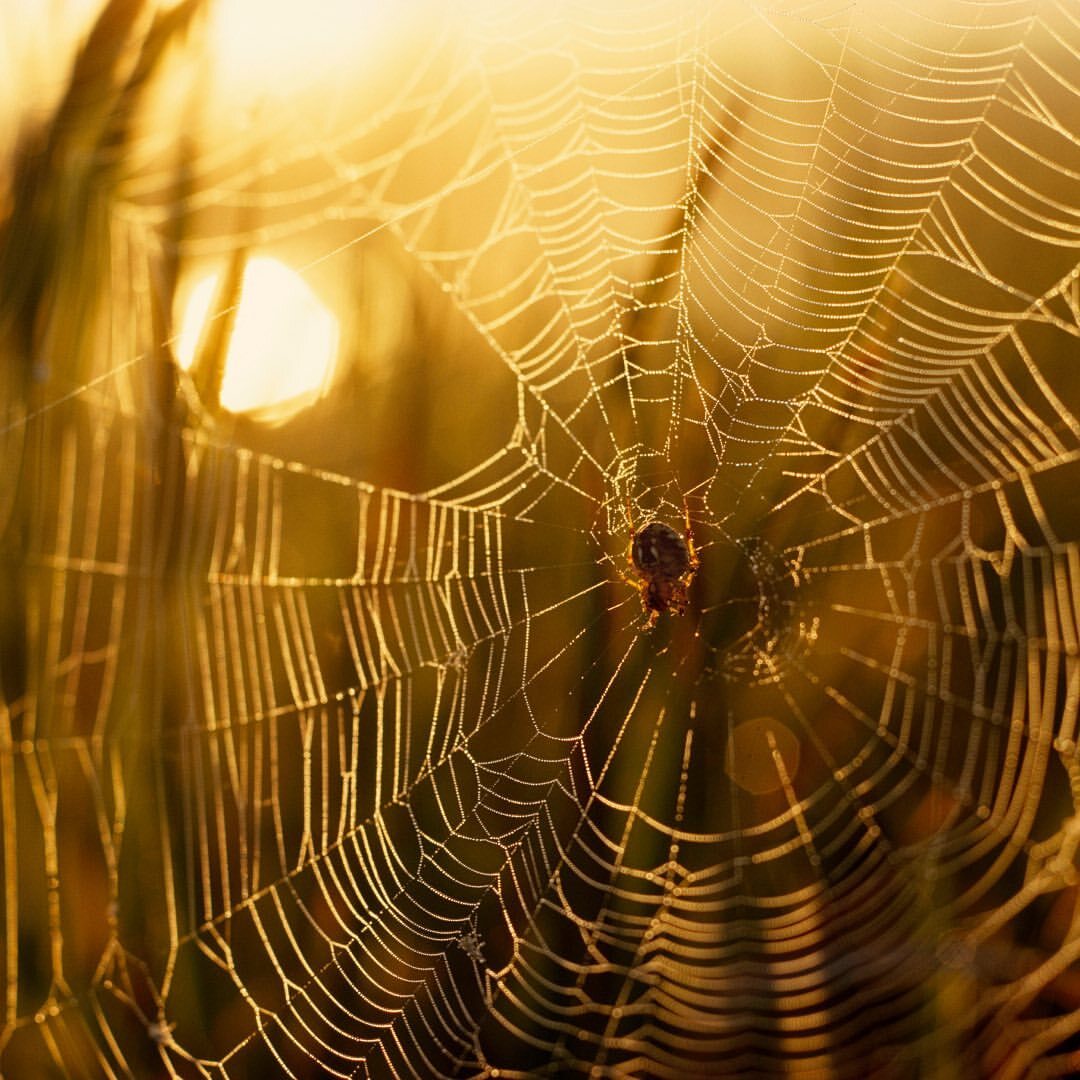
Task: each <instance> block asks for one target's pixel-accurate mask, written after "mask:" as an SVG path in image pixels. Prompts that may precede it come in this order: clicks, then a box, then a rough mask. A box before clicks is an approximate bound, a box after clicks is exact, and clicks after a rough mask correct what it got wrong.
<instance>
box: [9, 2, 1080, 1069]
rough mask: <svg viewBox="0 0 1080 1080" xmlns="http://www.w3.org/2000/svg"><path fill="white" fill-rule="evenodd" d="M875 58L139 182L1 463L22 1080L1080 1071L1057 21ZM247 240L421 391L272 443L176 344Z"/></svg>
mask: <svg viewBox="0 0 1080 1080" xmlns="http://www.w3.org/2000/svg"><path fill="white" fill-rule="evenodd" d="M910 7H911V6H910V5H893V4H890V3H886V2H882V3H880V4H865V3H864V4H857V3H838V2H837V3H833V2H818V3H813V2H805V3H790V4H787V3H783V4H782V3H776V4H759V3H750V2H745V3H737V2H732V3H725V4H714V3H709V4H701V5H696V4H691V3H684V4H678V5H670V4H663V5H637V6H633V7H632V8H627V6H626V5H620V6H619V7H618V9H616V7H615V6H614V5H612V6H607V5H603V4H600V5H593V6H588V5H586V4H575V5H573V6H572V7H562V6H560V5H558V4H552V3H544V4H537V5H532V6H530V7H529V8H528V10H527V11H525V10H523V9H522V6H521V5H514V9H513V11H510V10H509V8H507V9H505V10H502V9H500V8H499V7H491V8H476V9H474V10H470V11H468V12H467V13H462V12H461V11H459V10H457V9H455V10H453V11H451V10H449V8H447V9H446V10H443V9H439V8H435V9H433V10H432V11H429V12H427V13H426V15H425V18H426V19H427V20H428V21H427V22H426V24H425V29H424V32H423V33H422V34H420V35H418V36H416V37H415V38H414V39H411V44H410V45H409V47H408V48H409V50H410V51H408V53H407V56H408V63H407V64H404V63H402V64H399V65H398V66H397V67H396V68H395V74H394V77H393V78H389V77H385V78H384V77H381V76H380V77H375V76H372V77H371V78H370V79H369V80H368V82H367V83H365V90H364V93H365V97H364V99H363V108H362V109H361V110H359V112H360V114H361V117H362V118H361V119H359V120H357V119H356V117H355V115H353V113H354V112H356V110H353V109H346V108H344V107H343V106H341V105H340V103H338V104H337V105H335V106H334V107H333V108H329V109H328V110H327V111H328V114H329V115H327V116H325V117H324V118H323V122H322V123H320V124H319V125H316V126H314V127H312V126H311V125H310V123H309V120H308V119H306V118H305V117H304V115H303V114H302V110H301V108H300V106H299V105H297V106H296V107H295V108H293V107H291V106H289V105H288V104H282V103H280V102H279V103H278V105H277V107H276V111H274V110H272V115H269V116H261V117H258V118H257V119H256V120H255V121H254V122H253V123H252V124H251V126H250V130H249V131H247V133H246V134H244V133H241V134H240V135H238V136H237V137H236V138H234V139H232V140H230V141H228V142H224V143H219V144H217V145H215V146H211V147H207V148H202V149H200V150H199V151H198V152H194V153H193V157H192V158H191V159H190V161H189V163H188V165H187V168H188V173H189V175H188V176H187V177H186V179H185V183H184V185H183V186H182V187H181V188H179V189H178V188H177V182H176V171H175V169H174V168H171V167H170V168H166V167H164V166H162V165H161V160H162V158H161V156H160V153H159V151H160V147H161V146H162V145H168V144H170V143H171V142H175V141H176V139H177V138H178V135H177V133H176V132H173V131H170V132H168V133H167V135H161V134H159V135H157V136H155V137H154V138H153V139H150V140H149V141H148V143H147V144H145V145H143V144H140V146H139V147H138V151H139V152H138V154H136V155H134V159H135V161H136V162H142V163H143V164H138V165H131V166H130V168H129V169H128V171H127V173H125V176H124V179H123V182H122V183H121V184H120V185H119V187H118V189H117V195H116V197H115V198H114V199H113V200H112V201H111V202H110V203H109V205H108V206H107V208H106V210H105V212H104V213H103V214H102V215H101V216H99V217H96V218H95V217H94V216H93V214H90V215H89V216H88V220H92V221H95V222H97V223H98V227H100V228H101V229H103V230H104V233H103V235H105V236H106V237H107V245H106V246H107V257H106V258H105V259H103V260H102V261H100V262H98V263H92V262H91V260H90V259H89V258H86V259H84V260H83V262H82V264H76V268H75V270H74V271H72V272H71V280H67V279H65V283H64V285H63V287H64V288H66V289H68V290H73V291H75V292H77V291H78V290H80V289H96V290H98V293H100V303H99V306H98V308H95V311H96V312H97V315H96V317H95V320H94V321H93V323H92V327H91V329H90V330H86V328H85V327H84V328H83V329H82V330H80V331H79V334H80V335H81V336H78V337H76V338H74V339H72V338H71V337H69V336H68V337H66V336H65V333H66V331H64V330H63V329H62V328H61V327H60V325H59V323H60V320H54V322H53V323H49V322H46V329H45V330H41V328H40V325H39V326H38V328H37V330H36V331H35V332H36V333H37V334H38V336H37V337H36V338H34V339H33V343H32V347H31V346H27V347H26V348H27V349H30V352H27V351H26V350H24V351H22V352H19V351H17V350H16V352H15V354H14V355H16V357H17V359H19V360H20V361H23V362H25V364H27V365H29V367H28V370H29V372H30V374H29V375H28V376H27V378H26V379H25V380H24V381H23V382H21V383H16V382H14V381H13V378H14V377H12V379H9V384H10V385H9V389H10V388H11V386H14V387H15V390H14V391H13V392H12V393H10V394H9V404H8V405H6V406H5V409H6V413H5V420H4V427H3V439H4V445H5V455H6V457H7V459H8V460H9V461H11V462H13V467H12V468H10V469H8V468H5V472H4V476H5V479H4V480H3V489H2V493H3V503H2V505H3V507H4V515H5V518H4V520H5V530H6V531H5V539H4V548H3V551H4V561H3V573H4V575H5V582H6V585H5V592H6V595H7V596H8V597H9V599H8V603H7V605H6V606H7V607H8V608H9V610H8V611H7V612H6V613H5V620H6V621H5V631H4V633H5V642H4V651H3V654H2V655H3V659H2V661H0V664H2V668H0V674H2V676H3V679H2V689H3V699H2V708H3V723H2V724H0V739H2V740H3V742H2V746H0V815H2V820H3V833H2V839H3V869H4V880H5V887H4V890H3V909H4V915H3V919H4V922H3V925H4V934H3V945H2V951H3V956H4V961H3V979H4V999H3V1000H4V1028H3V1031H4V1042H3V1051H2V1053H3V1057H2V1058H0V1062H2V1065H3V1069H4V1072H5V1075H10V1076H22V1075H45V1074H46V1073H48V1072H49V1070H51V1071H52V1073H59V1074H62V1075H72V1076H98V1075H106V1076H125V1075H138V1076H143V1075H172V1076H183V1077H197V1076H203V1077H240V1076H263V1075H278V1074H281V1075H291V1076H296V1077H315V1076H342V1077H367V1076H370V1077H377V1076H416V1077H434V1076H501V1077H508V1076H536V1075H544V1074H545V1073H550V1074H555V1075H586V1074H587V1075H591V1076H656V1077H666V1076H680V1077H685V1076H716V1075H732V1076H734V1075H739V1076H765V1075H769V1076H771V1075H781V1074H784V1075H822V1076H831V1075H834V1076H860V1077H862V1076H871V1075H873V1076H881V1077H907V1076H940V1077H954V1076H955V1077H961V1076H962V1077H969V1076H979V1075H995V1076H1001V1077H1021V1076H1054V1075H1067V1074H1073V1073H1075V1072H1076V1071H1077V1070H1078V1069H1080V973H1078V968H1077V959H1078V956H1080V908H1078V892H1077V880H1078V879H1077V842H1078V839H1080V817H1078V816H1077V807H1078V802H1080V761H1078V758H1077V744H1076V723H1077V702H1078V697H1080V666H1078V665H1080V661H1078V644H1080V629H1078V624H1077V611H1078V607H1080V546H1078V541H1077V537H1078V535H1080V532H1078V530H1080V512H1078V511H1077V504H1076V496H1075V486H1076V483H1077V475H1078V474H1077V461H1078V459H1080V420H1078V419H1077V413H1078V411H1080V380H1078V378H1077V376H1076V374H1075V371H1074V370H1073V369H1074V368H1075V366H1076V363H1077V361H1078V359H1080V356H1078V352H1077V345H1076V342H1077V336H1078V332H1080V331H1078V318H1080V285H1078V269H1080V264H1078V262H1077V246H1078V243H1080V217H1078V209H1077V208H1078V207H1080V200H1078V198H1077V191H1078V181H1080V131H1078V129H1077V117H1080V107H1078V106H1080V102H1078V100H1077V99H1078V96H1080V20H1078V18H1077V11H1076V10H1075V8H1074V6H1073V5H1072V4H1071V3H1069V2H1067V0H1061V2H1060V3H1052V2H1044V3H1033V2H1027V0H1023V2H1021V0H1015V2H1014V0H997V2H984V3H979V4H974V3H967V2H960V0H957V2H944V0H943V2H941V3H935V4H919V5H915V6H914V10H911V9H910ZM403 48H404V47H403ZM403 72H404V74H403ZM268 131H269V132H271V134H270V135H268ZM275 140H276V141H275ZM268 147H270V148H272V149H271V150H269V151H268V150H267V148H268ZM177 205H180V206H181V207H182V210H183V216H184V228H183V229H177V228H175V227H174V226H175V222H176V207H177ZM102 222H104V224H102ZM274 245H277V247H278V248H279V249H281V250H289V251H292V252H293V253H296V254H297V255H298V258H299V261H300V262H302V263H303V264H304V267H305V270H306V272H308V273H309V274H310V275H311V276H312V278H313V279H317V278H318V277H319V275H320V273H328V272H330V271H331V270H332V271H333V273H334V274H336V275H339V276H340V275H341V274H342V273H344V274H346V276H347V277H348V282H347V286H348V289H350V290H352V291H351V292H350V293H349V298H350V302H351V304H352V306H353V307H354V308H355V309H356V311H357V312H358V313H359V314H357V318H361V317H363V318H367V319H369V320H370V321H371V322H373V323H375V324H379V325H382V324H387V323H389V324H390V325H391V330H393V329H394V328H395V327H397V329H398V330H400V334H401V336H403V337H407V336H408V335H409V334H410V333H411V334H413V335H414V336H415V339H414V345H415V348H414V350H413V354H411V355H412V359H411V360H410V359H408V358H407V357H406V355H405V353H404V352H398V353H393V357H394V361H393V364H392V365H391V368H392V372H393V373H392V374H385V373H384V374H383V376H381V377H380V378H381V381H380V378H376V377H374V376H372V377H371V378H368V379H367V381H364V379H362V378H361V377H360V376H355V378H354V381H352V382H350V381H348V377H343V378H345V381H344V382H343V383H342V384H341V385H339V386H338V388H337V389H336V390H335V392H334V393H333V394H332V395H331V396H330V397H329V398H327V399H325V400H324V401H323V402H321V403H318V404H317V405H316V406H313V408H312V410H310V412H311V415H310V416H308V417H307V418H306V419H301V420H299V421H297V422H296V423H295V424H293V425H289V426H286V427H283V428H281V429H279V430H272V431H264V430H261V429H259V428H258V426H257V425H250V424H248V425H244V424H243V423H240V422H232V421H229V420H228V418H227V417H225V416H223V415H222V414H220V413H215V412H214V411H213V410H212V409H209V408H204V407H203V406H202V405H201V404H200V402H199V398H198V393H197V391H196V390H195V389H193V386H192V381H191V379H190V377H189V376H187V375H185V374H183V373H180V372H177V371H176V370H175V368H174V367H173V366H172V364H171V359H170V354H169V350H168V342H169V340H170V338H171V337H172V336H173V334H174V333H175V330H174V328H172V327H171V326H170V325H169V324H168V322H167V319H166V318H165V316H164V315H163V312H167V311H168V310H169V296H170V290H171V288H172V285H171V283H170V281H171V279H170V274H171V273H173V272H174V271H175V265H176V264H177V263H179V264H183V263H185V262H188V261H197V260H199V259H203V258H206V257H209V256H213V255H221V254H226V255H227V254H230V253H233V252H238V251H246V250H249V249H250V248H252V247H253V246H260V247H268V246H274ZM170 260H171V262H170ZM170 266H172V270H170ZM343 267H344V268H345V269H344V270H343V269H342V268H343ZM28 273H29V272H28ZM339 286H340V282H339ZM58 288H59V286H58ZM98 293H95V295H98ZM403 293H404V294H407V295H408V297H410V298H411V299H409V300H408V301H407V302H406V301H403V300H402V299H401V296H402V294H403ZM59 295H62V296H63V295H71V293H70V292H69V293H60V294H59ZM163 298H164V299H163ZM403 303H405V304H406V308H405V309H403V308H402V304H403ZM408 304H412V305H414V306H411V307H409V306H408ZM402 310H407V311H408V312H409V313H411V314H410V315H408V316H402V315H401V314H400V313H401V311H402ZM394 312H397V313H398V314H397V315H396V316H394V315H393V313H394ZM395 319H397V321H395ZM410 321H413V322H415V324H416V325H413V326H411V327H406V326H405V324H406V323H408V322H410ZM399 323H400V326H399ZM71 333H75V331H71ZM385 333H386V332H384V336H385ZM391 336H393V335H392V334H391ZM9 344H10V342H9ZM373 348H374V347H373ZM387 348H390V346H387ZM368 359H370V357H368ZM356 361H357V364H359V365H360V367H361V368H362V366H363V361H364V357H357V358H356ZM394 365H396V366H394ZM174 386H175V387H176V388H177V390H176V393H175V395H174V393H173V389H172V388H173V387H174ZM326 431H331V432H333V433H334V435H333V439H332V440H331V441H332V442H333V444H334V445H333V446H332V447H330V448H328V447H327V445H326V441H325V439H323V440H322V441H320V439H319V438H318V437H317V436H318V434H319V432H323V433H325V432H326ZM653 518H657V519H660V520H662V521H665V522H667V523H669V524H671V525H673V526H674V527H677V528H680V529H682V528H683V527H684V525H683V522H684V521H689V524H690V529H691V532H692V538H693V542H694V545H695V548H696V550H697V553H698V555H699V558H700V561H701V568H700V570H699V572H698V574H697V576H696V578H695V580H694V582H693V584H692V586H691V590H690V605H689V609H688V610H687V612H686V614H685V615H684V616H682V617H681V618H679V617H676V616H672V615H667V616H663V617H661V618H660V619H659V620H658V622H657V625H656V626H655V627H654V628H652V629H647V628H646V627H645V620H644V617H643V612H642V607H641V601H640V598H639V595H638V593H637V591H635V589H634V588H633V587H632V584H633V583H632V582H630V583H628V582H627V580H625V579H626V577H627V576H632V568H631V567H630V565H629V564H628V563H627V560H626V550H627V542H628V538H629V535H630V533H631V531H632V530H633V529H634V528H637V527H640V526H641V525H642V524H644V522H646V521H648V520H650V519H653Z"/></svg>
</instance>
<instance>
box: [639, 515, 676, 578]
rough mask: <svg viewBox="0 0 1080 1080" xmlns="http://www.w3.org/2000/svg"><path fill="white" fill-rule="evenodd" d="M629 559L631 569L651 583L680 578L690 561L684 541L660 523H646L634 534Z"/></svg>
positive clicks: (670, 528)
mask: <svg viewBox="0 0 1080 1080" xmlns="http://www.w3.org/2000/svg"><path fill="white" fill-rule="evenodd" d="M630 557H631V559H632V560H633V563H634V569H636V570H637V571H638V573H639V574H641V575H642V576H643V577H646V578H648V579H650V580H651V581H653V582H659V581H675V580H677V579H678V578H681V577H682V576H683V574H685V573H686V572H687V571H688V570H689V569H690V562H691V559H690V549H689V547H687V544H686V540H685V539H684V538H683V537H682V536H680V535H679V534H678V533H677V532H676V531H675V530H674V529H673V528H672V527H671V526H670V525H665V524H664V523H663V522H662V521H650V522H649V524H648V525H643V526H642V527H641V528H640V529H639V530H638V531H637V532H636V533H635V534H634V542H633V546H632V548H631V556H630Z"/></svg>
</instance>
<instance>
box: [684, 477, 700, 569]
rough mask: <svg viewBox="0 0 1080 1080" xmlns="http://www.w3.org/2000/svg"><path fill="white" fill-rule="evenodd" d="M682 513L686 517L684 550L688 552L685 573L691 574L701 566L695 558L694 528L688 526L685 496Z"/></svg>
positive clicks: (687, 507)
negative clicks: (687, 566) (688, 556)
mask: <svg viewBox="0 0 1080 1080" xmlns="http://www.w3.org/2000/svg"><path fill="white" fill-rule="evenodd" d="M683 513H684V514H685V516H686V549H687V551H689V552H690V567H689V570H688V571H687V572H688V573H690V574H692V573H694V571H695V570H697V569H698V568H699V567H700V566H701V561H700V560H699V559H698V556H697V548H695V547H694V528H693V526H692V525H691V524H690V505H689V503H687V501H686V496H685V495H684V496H683Z"/></svg>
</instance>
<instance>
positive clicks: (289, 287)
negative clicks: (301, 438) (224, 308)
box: [176, 256, 339, 421]
mask: <svg viewBox="0 0 1080 1080" xmlns="http://www.w3.org/2000/svg"><path fill="white" fill-rule="evenodd" d="M220 277H221V271H220V270H219V271H215V272H213V273H210V274H208V275H206V276H205V277H203V278H201V279H200V280H199V281H198V282H197V283H196V284H195V286H194V287H193V288H192V289H191V292H190V294H189V295H188V298H187V302H186V304H184V305H183V317H182V319H181V321H180V334H179V337H178V339H177V342H176V358H177V362H178V363H179V364H180V366H181V367H182V368H184V369H185V370H187V369H189V368H190V367H191V366H192V364H193V363H194V362H195V355H196V350H197V348H198V344H199V339H200V337H201V336H202V333H203V330H204V328H205V326H206V322H207V319H208V318H209V317H210V309H211V305H212V303H213V301H214V296H215V293H216V291H217V288H218V282H219V281H220ZM338 336H339V335H338V320H337V318H336V317H335V316H334V314H333V313H332V312H331V311H330V310H329V309H328V308H327V307H326V306H325V305H324V304H323V303H322V301H321V300H319V298H318V297H317V296H316V295H315V293H314V292H313V291H312V289H311V287H310V286H309V285H308V284H307V282H306V281H304V279H303V278H302V277H301V276H300V275H299V274H298V273H297V272H296V271H295V270H292V269H290V268H289V267H287V266H286V265H285V264H284V263H282V262H279V261H278V260H277V259H272V258H268V257H265V256H260V257H257V258H253V259H251V260H250V261H249V262H248V264H247V266H246V267H245V268H244V276H243V281H242V284H241V289H240V300H239V304H238V307H237V310H236V313H235V320H234V322H233V327H232V333H231V335H230V337H229V343H228V350H227V354H226V361H225V374H224V378H223V380H222V384H221V405H222V407H223V408H225V409H228V410H229V411H230V412H234V413H257V414H258V417H259V419H263V420H273V421H281V420H285V419H288V418H289V417H290V416H293V415H295V414H296V413H297V412H299V410H300V409H302V408H305V407H307V406H308V405H310V404H311V403H312V402H313V401H315V400H317V399H318V398H319V397H321V396H322V393H323V391H324V390H325V389H326V387H327V386H328V384H329V382H330V379H331V376H332V375H333V372H334V365H335V361H336V358H337V346H338Z"/></svg>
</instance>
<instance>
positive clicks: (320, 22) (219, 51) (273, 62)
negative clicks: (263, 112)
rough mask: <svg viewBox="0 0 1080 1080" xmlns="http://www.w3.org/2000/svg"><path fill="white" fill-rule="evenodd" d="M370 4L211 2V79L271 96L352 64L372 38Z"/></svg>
mask: <svg viewBox="0 0 1080 1080" xmlns="http://www.w3.org/2000/svg"><path fill="white" fill-rule="evenodd" d="M381 10H382V11H385V8H383V7H382V5H379V4H378V3H376V2H375V0H302V2H298V0H216V2H215V3H214V5H213V7H212V9H211V14H210V23H209V38H210V41H211V43H212V48H213V51H214V56H215V62H216V66H217V76H218V79H219V80H220V82H221V83H222V84H223V85H225V86H231V87H233V88H234V89H238V88H244V89H252V88H258V89H259V90H261V91H266V90H268V89H270V88H272V89H273V91H274V92H275V93H277V94H281V93H282V92H284V91H286V90H289V89H293V88H295V87H296V86H297V85H298V84H303V83H306V82H308V81H314V80H315V79H316V78H317V77H318V76H319V75H320V74H323V73H325V72H327V71H328V70H331V69H334V68H337V67H339V66H342V65H344V64H346V63H347V62H348V61H350V60H351V61H353V62H355V60H356V58H357V56H361V55H363V52H364V49H365V47H366V46H370V44H371V42H372V40H373V39H374V37H375V28H376V25H377V23H378V21H379V18H380V11H381Z"/></svg>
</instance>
